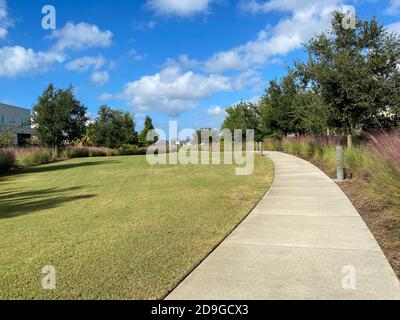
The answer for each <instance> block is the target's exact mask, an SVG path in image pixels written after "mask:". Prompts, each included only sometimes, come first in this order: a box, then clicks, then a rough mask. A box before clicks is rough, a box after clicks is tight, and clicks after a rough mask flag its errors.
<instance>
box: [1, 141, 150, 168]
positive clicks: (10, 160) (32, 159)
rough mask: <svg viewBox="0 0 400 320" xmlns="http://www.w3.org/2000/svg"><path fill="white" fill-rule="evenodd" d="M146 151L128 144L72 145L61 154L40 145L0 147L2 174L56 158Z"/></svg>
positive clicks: (122, 154) (119, 154)
mask: <svg viewBox="0 0 400 320" xmlns="http://www.w3.org/2000/svg"><path fill="white" fill-rule="evenodd" d="M146 153H147V148H139V147H136V146H131V145H126V146H124V147H123V148H121V149H110V148H105V147H84V146H71V147H67V148H65V149H64V150H63V151H61V152H60V155H59V156H58V155H57V154H55V152H54V151H52V150H51V149H47V148H40V147H31V148H0V174H3V173H6V172H7V171H9V170H10V169H12V168H14V167H18V168H28V167H32V166H37V165H41V164H47V163H51V162H53V161H54V160H56V159H60V160H62V159H74V158H89V157H114V156H128V155H145V154H146Z"/></svg>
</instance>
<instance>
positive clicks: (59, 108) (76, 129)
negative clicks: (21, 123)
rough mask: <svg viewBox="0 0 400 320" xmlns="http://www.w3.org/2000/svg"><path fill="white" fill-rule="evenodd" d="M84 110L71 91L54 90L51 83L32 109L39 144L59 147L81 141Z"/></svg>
mask: <svg viewBox="0 0 400 320" xmlns="http://www.w3.org/2000/svg"><path fill="white" fill-rule="evenodd" d="M87 120H88V119H87V117H86V107H85V106H84V105H82V104H81V103H80V101H79V100H78V99H76V97H75V95H74V89H73V87H72V86H70V87H69V88H68V89H66V90H63V89H57V90H56V89H55V88H54V85H53V84H50V85H49V86H48V87H47V89H46V90H45V91H44V92H43V94H42V95H41V96H40V97H39V98H38V102H37V103H36V105H35V106H34V107H33V123H34V124H35V125H36V133H37V135H38V137H39V140H40V142H41V143H42V144H44V145H47V146H49V147H53V148H58V147H62V146H64V145H65V144H67V143H70V142H72V141H74V140H76V139H79V138H81V137H82V136H83V135H84V133H85V130H86V122H87Z"/></svg>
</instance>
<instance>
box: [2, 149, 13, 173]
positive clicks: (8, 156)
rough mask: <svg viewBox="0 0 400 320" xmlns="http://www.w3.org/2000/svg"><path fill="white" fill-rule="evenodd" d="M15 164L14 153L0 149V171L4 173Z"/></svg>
mask: <svg viewBox="0 0 400 320" xmlns="http://www.w3.org/2000/svg"><path fill="white" fill-rule="evenodd" d="M14 166H15V155H14V153H13V152H12V151H10V150H7V149H0V173H1V174H3V173H6V172H7V171H8V170H10V169H11V168H13V167H14Z"/></svg>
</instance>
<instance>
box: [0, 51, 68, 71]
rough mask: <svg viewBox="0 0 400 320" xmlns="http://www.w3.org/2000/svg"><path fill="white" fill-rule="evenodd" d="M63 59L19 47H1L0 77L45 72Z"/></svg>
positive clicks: (53, 54)
mask: <svg viewBox="0 0 400 320" xmlns="http://www.w3.org/2000/svg"><path fill="white" fill-rule="evenodd" d="M64 59H65V58H64V55H62V54H59V53H54V52H35V51H33V50H32V49H25V48H23V47H20V46H14V47H3V48H0V77H15V76H17V75H19V74H22V73H39V72H45V71H47V70H48V69H49V67H50V66H51V65H52V64H53V63H56V62H57V63H61V62H63V61H64Z"/></svg>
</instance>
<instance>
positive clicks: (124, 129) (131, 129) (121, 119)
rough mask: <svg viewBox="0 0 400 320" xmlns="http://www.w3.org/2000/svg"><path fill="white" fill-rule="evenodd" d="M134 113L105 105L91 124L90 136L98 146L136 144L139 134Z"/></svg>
mask: <svg viewBox="0 0 400 320" xmlns="http://www.w3.org/2000/svg"><path fill="white" fill-rule="evenodd" d="M135 127H136V124H135V121H134V118H133V115H132V114H131V113H129V112H125V111H123V110H116V109H112V108H110V107H108V106H107V105H103V106H101V107H100V109H99V113H98V117H97V118H96V120H95V121H94V122H93V123H92V124H91V125H89V128H88V138H89V140H90V141H92V142H93V143H94V144H95V145H96V146H102V147H108V148H120V147H122V146H123V145H136V144H137V143H138V134H137V132H136V130H135Z"/></svg>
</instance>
